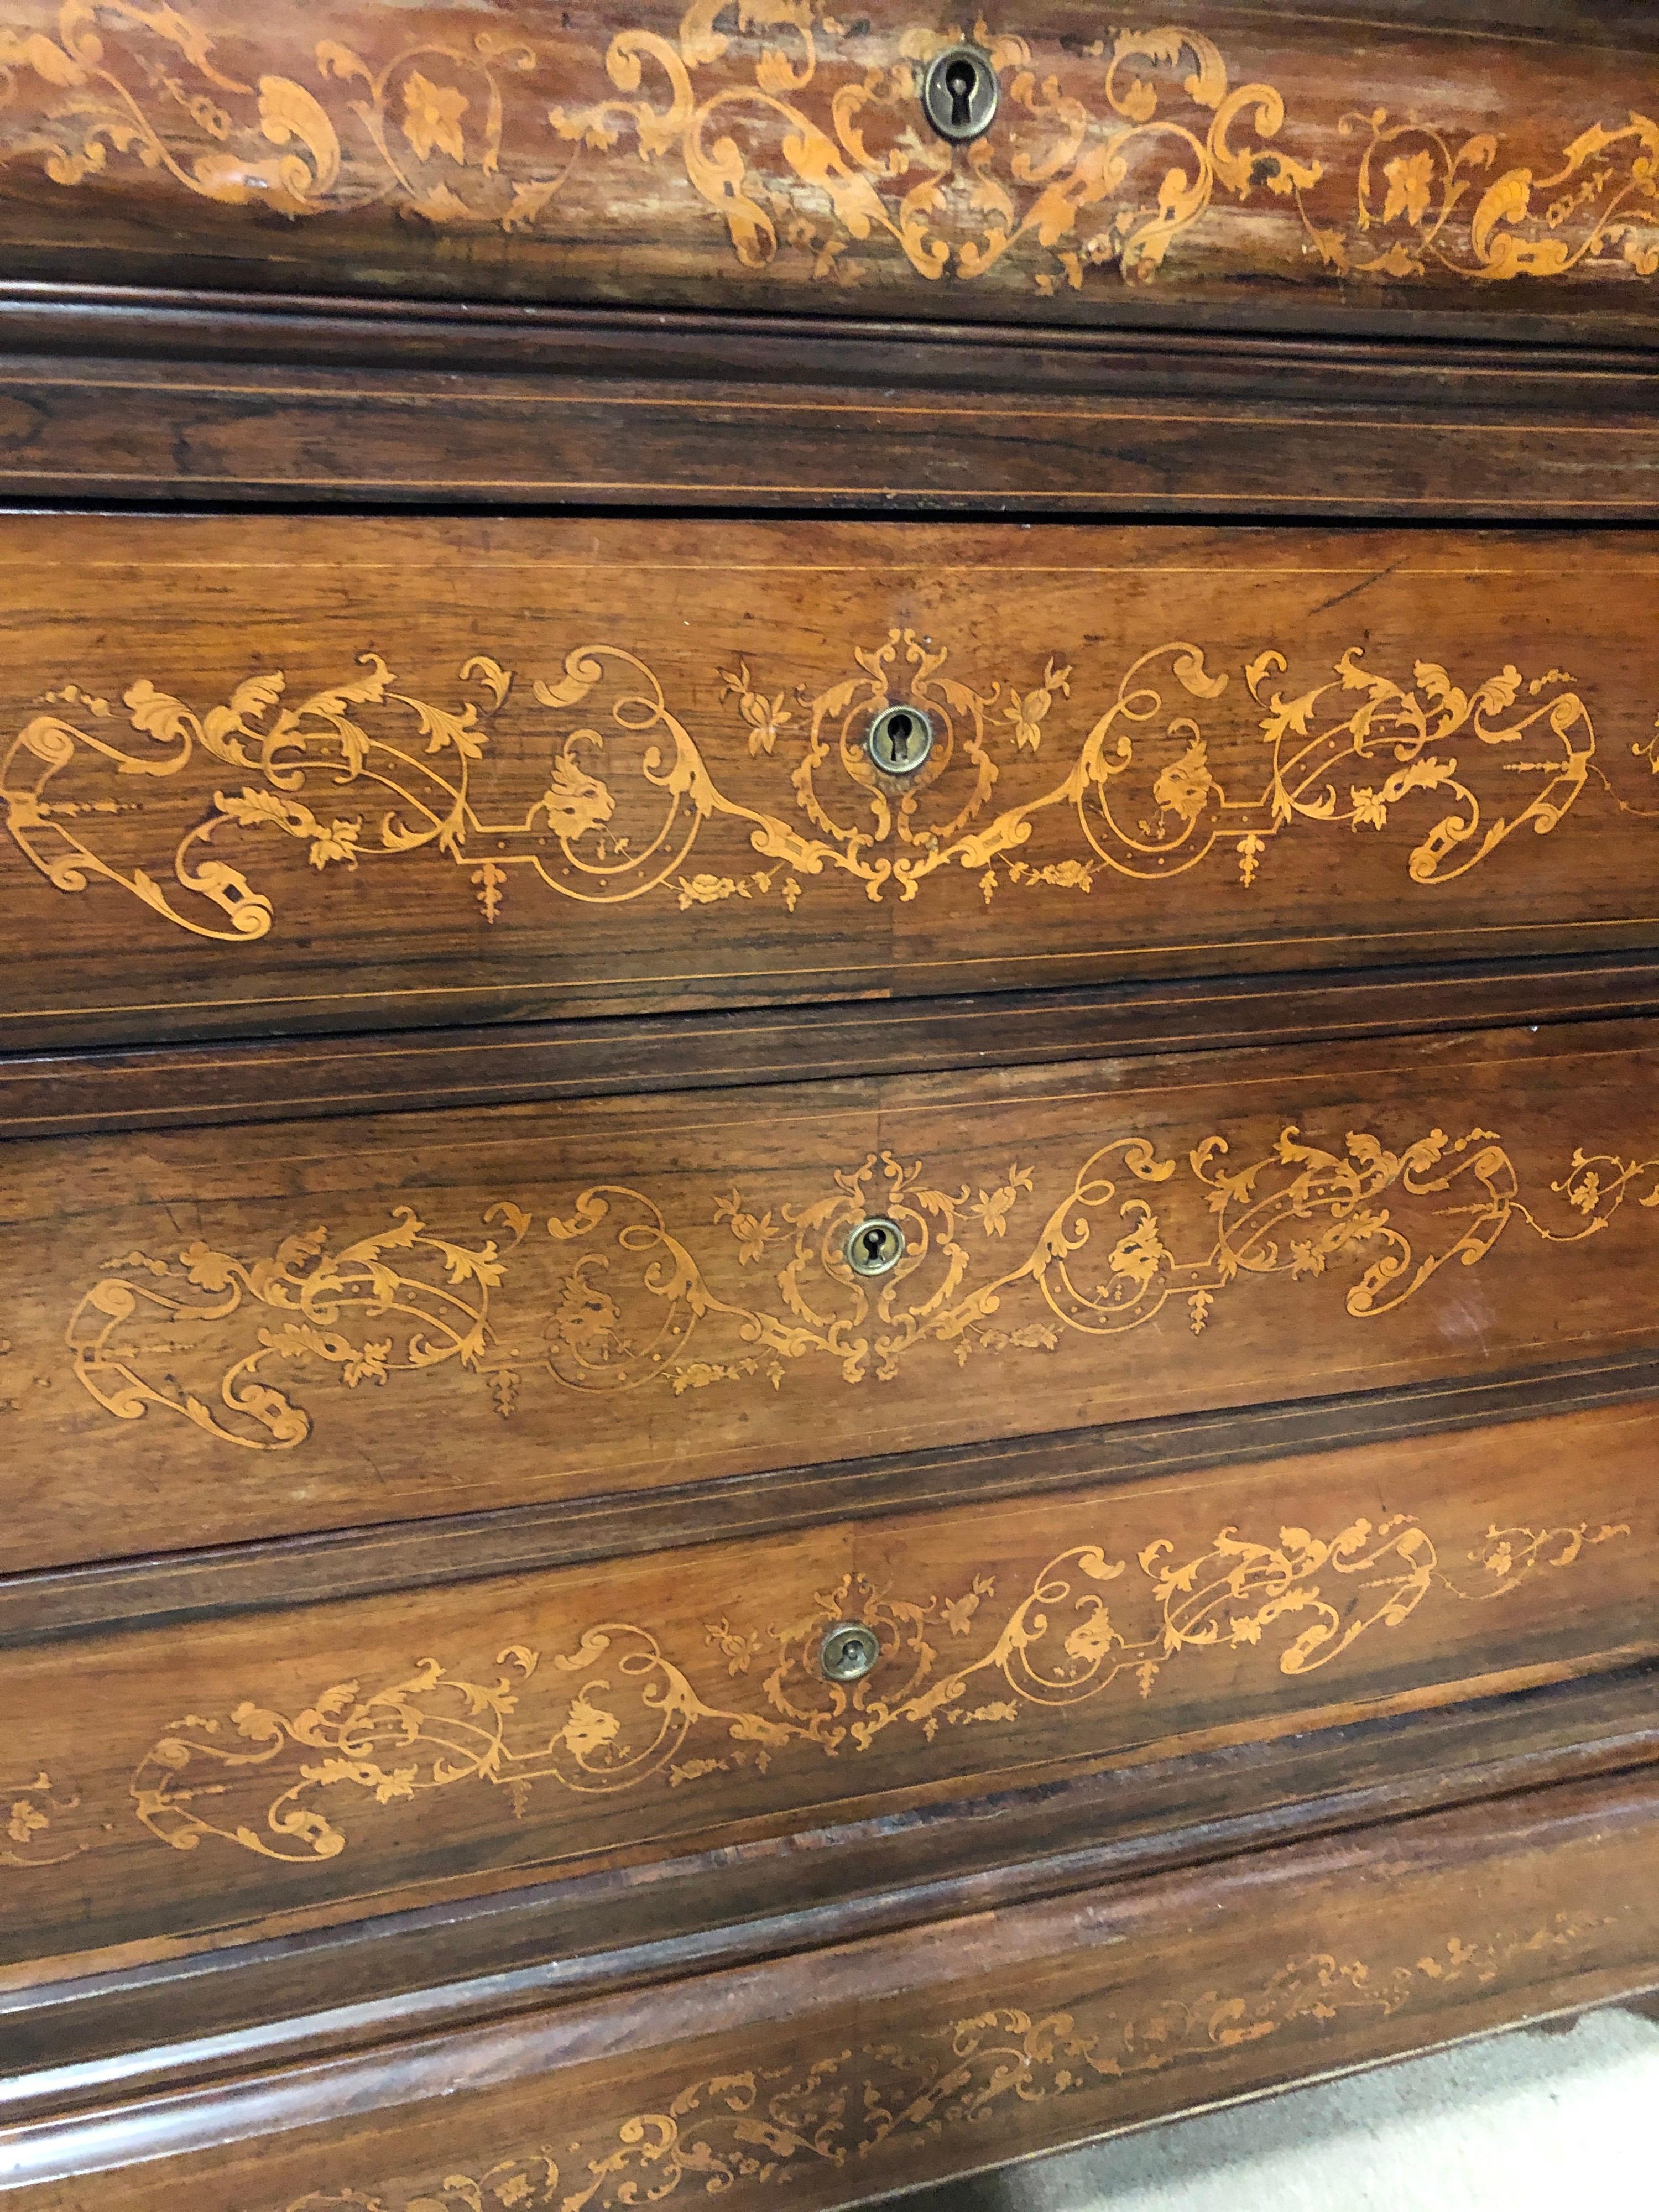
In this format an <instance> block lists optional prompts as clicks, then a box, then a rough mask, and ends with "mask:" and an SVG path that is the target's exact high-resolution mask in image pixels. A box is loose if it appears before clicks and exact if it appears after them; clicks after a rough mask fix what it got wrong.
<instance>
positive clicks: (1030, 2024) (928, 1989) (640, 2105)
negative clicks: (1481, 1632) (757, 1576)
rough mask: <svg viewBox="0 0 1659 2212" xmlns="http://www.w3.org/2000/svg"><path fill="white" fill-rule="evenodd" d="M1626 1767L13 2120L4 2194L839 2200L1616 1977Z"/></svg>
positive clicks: (1644, 1928) (1500, 2021)
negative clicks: (1354, 1831)
mask: <svg viewBox="0 0 1659 2212" xmlns="http://www.w3.org/2000/svg"><path fill="white" fill-rule="evenodd" d="M1656 1842H1659V1788H1656V1784H1655V1780H1654V1777H1653V1773H1652V1770H1651V1768H1649V1769H1648V1770H1647V1771H1645V1772H1637V1773H1634V1774H1626V1775H1622V1776H1617V1777H1613V1778H1608V1779H1604V1780H1599V1781H1596V1782H1594V1783H1589V1784H1571V1785H1569V1786H1566V1787H1562V1788H1558V1789H1553V1790H1537V1791H1534V1792H1531V1793H1529V1794H1528V1796H1527V1797H1525V1798H1523V1799H1520V1800H1516V1799H1514V1798H1510V1799H1507V1800H1499V1801H1498V1802H1495V1803H1492V1804H1487V1805H1481V1806H1474V1807H1467V1808H1460V1809H1458V1810H1457V1811H1455V1812H1452V1813H1448V1814H1437V1815H1436V1816H1434V1817H1431V1818H1429V1819H1426V1820H1401V1821H1397V1822H1392V1823H1387V1822H1385V1823H1379V1824H1378V1825H1376V1826H1374V1827H1373V1828H1372V1829H1371V1830H1370V1832H1369V1833H1368V1834H1366V1835H1364V1836H1353V1835H1344V1836H1337V1837H1326V1838H1318V1839H1316V1840H1314V1841H1312V1842H1308V1843H1301V1844H1296V1845H1293V1846H1291V1847H1290V1848H1288V1849H1279V1850H1262V1851H1257V1852H1253V1853H1249V1854H1246V1855H1244V1856H1243V1857H1235V1858H1233V1859H1232V1860H1231V1861H1228V1862H1225V1863H1222V1864H1220V1865H1218V1866H1217V1865H1212V1866H1200V1867H1198V1868H1195V1869H1181V1870H1177V1871H1175V1872H1171V1873H1167V1874H1165V1875H1162V1876H1160V1877H1159V1878H1158V1879H1156V1880H1154V1881H1144V1882H1138V1883H1135V1884H1133V1885H1129V1886H1124V1885H1121V1884H1119V1885H1112V1886H1109V1887H1090V1888H1086V1889H1083V1890H1081V1891H1079V1893H1077V1894H1075V1895H1072V1896H1061V1897H1059V1898H1052V1899H1043V1900H1042V1901H1039V1902H1034V1903H1030V1904H1026V1905H1019V1906H1016V1907H1015V1908H1013V1909H1012V1910H1004V1911H996V1912H980V1913H976V1914H974V1915H972V1916H971V1917H963V1918H954V1919H950V1920H946V1921H944V1922H935V1923H933V1924H932V1925H930V1926H927V1927H926V1928H921V1929H909V1930H906V1931H903V1932H902V1933H899V1934H895V1935H890V1936H881V1937H878V1938H875V1939H872V1940H866V1941H864V1942H850V1943H843V1944H837V1945H834V1946H832V1947H829V1948H823V1949H819V1950H815V1951H813V1952H812V1953H811V1954H808V1955H806V1956H796V1957H793V1958H780V1959H771V1960H766V1961H764V1962H763V1963H759V1964H757V1965H754V1966H745V1967H742V1968H738V1969H736V1970H733V1971H729V1972H720V1973H713V1974H708V1975H706V1976H702V1977H701V1978H684V1979H680V1980H676V1981H672V1982H668V1983H658V1984H655V1985H653V1986H648V1987H646V1988H644V1989H632V1990H629V1989H622V1990H616V1991H614V1992H611V1993H607V1994H606V1995H605V1996H600V1997H598V1998H596V1999H592V2000H590V2001H588V2002H583V2003H580V2004H577V2005H574V2006H568V2005H566V2006H559V2007H556V2008H551V2009H548V2010H544V2011H540V2012H534V2013H531V2014H529V2015H525V2016H521V2017H520V2018H518V2019H516V2020H503V2021H491V2022H489V2023H487V2024H484V2025H483V2026H480V2027H474V2028H472V2029H471V2030H469V2031H464V2032H461V2033H453V2034H450V2035H446V2036H433V2037H428V2038H422V2039H408V2040H404V2041H402V2042H398V2043H394V2044H392V2045H386V2046H382V2047H381V2048H380V2049H378V2050H373V2051H365V2052H362V2053H359V2054H356V2055H353V2056H350V2057H347V2058H345V2059H344V2060H338V2061H336V2062H334V2063H328V2064H323V2065H319V2066H314V2067H307V2066H295V2067H294V2068H292V2069H283V2070H282V2071H280V2072H270V2073H255V2074H252V2075H243V2076H242V2077H240V2079H239V2080H237V2081H233V2082H230V2083H222V2082H221V2083H215V2084H213V2085H211V2086H210V2087H208V2088H207V2089H205V2090H198V2091H197V2092H196V2093H193V2094H187V2095H184V2096H178V2097H168V2098H166V2099H160V2098H158V2099H155V2100H144V2101H142V2102H139V2103H137V2104H136V2105H133V2106H128V2107H126V2108H125V2109H123V2108H121V2107H117V2108H115V2109H114V2110H106V2111H102V2112H94V2113H90V2114H87V2115H84V2116H77V2115H75V2114H73V2113H71V2114H70V2115H69V2116H67V2117H66V2118H64V2119H62V2120H60V2121H58V2122H56V2123H52V2122H47V2123H46V2124H42V2125H40V2126H38V2127H30V2128H25V2129H20V2130H17V2131H16V2133H15V2134H14V2135H12V2136H9V2138H8V2139H7V2140H5V2141H4V2142H0V2174H3V2176H4V2178H5V2179H6V2180H7V2181H8V2182H9V2184H10V2186H11V2191H12V2192H13V2195H12V2201H13V2202H15V2203H16V2204H17V2205H18V2206H19V2207H20V2208H26V2212H170V2208H171V2207H173V2206H175V2205H177V2204H178V2203H180V2202H181V2201H182V2202H187V2203H190V2204H191V2205H192V2206H194V2207H197V2208H199V2212H362V2207H364V2206H365V2205H373V2206H374V2207H375V2208H377V2212H428V2208H431V2207H434V2206H435V2207H438V2208H439V2212H478V2208H479V2207H480V2206H487V2207H489V2208H491V2212H495V2208H496V2207H498V2206H499V2207H503V2208H513V2207H518V2208H523V2212H625V2208H629V2207H637V2206H639V2205H641V2204H643V2203H662V2202H665V2201H667V2202H670V2203H676V2204H678V2203H698V2202H700V2201H702V2199H703V2198H705V2197H708V2196H709V2195H712V2194H714V2192H715V2191H718V2193H719V2195H720V2199H721V2201H722V2203H725V2204H726V2205H728V2206H730V2207H731V2208H732V2212H762V2208H764V2207H768V2206H771V2205H774V2204H776V2203H779V2202H780V2200H782V2201H784V2202H787V2203H792V2204H799V2205H802V2206H805V2207H809V2208H811V2212H841V2208H844V2207H848V2206H851V2205H854V2204H867V2203H871V2202H872V2201H874V2200H875V2198H876V2197H877V2195H878V2193H879V2195H880V2196H881V2197H885V2195H886V2193H887V2192H888V2191H890V2190H900V2189H908V2188H909V2187H912V2186H914V2185H916V2184H919V2183H923V2182H927V2181H933V2180H944V2179H950V2178H951V2177H955V2176H959V2175H961V2174H963V2173H964V2172H970V2171H973V2170H975V2169H976V2168H978V2167H981V2166H986V2165H988V2164H993V2163H996V2162H999V2161H1000V2160H1006V2159H1011V2158H1014V2157H1018V2156H1019V2155H1021V2154H1026V2155H1029V2154H1031V2153H1034V2152H1038V2151H1044V2150H1052V2149H1054V2148H1058V2147H1060V2145H1062V2144H1065V2143H1067V2142H1079V2141H1081V2140H1084V2139H1085V2138H1087V2137H1089V2136H1095V2135H1099V2134H1103V2133H1109V2132H1112V2131H1114V2130H1118V2129H1121V2128H1127V2127H1131V2126H1134V2125H1136V2124H1143V2123H1145V2122H1146V2121H1147V2120H1151V2119H1157V2118H1161V2117H1163V2116H1164V2115H1165V2114H1167V2113H1169V2112H1173V2111H1178V2110H1181V2109H1182V2108H1187V2109H1193V2108H1199V2109H1202V2108H1205V2107H1207V2106H1213V2105H1216V2104H1218V2103H1224V2102H1226V2101H1227V2100H1231V2099H1236V2098H1239V2097H1243V2096H1248V2095H1250V2094H1253V2093H1260V2092H1261V2091H1262V2090H1263V2089H1266V2088H1270V2087H1275V2086H1277V2085H1279V2084H1281V2083H1284V2082H1285V2081H1291V2080H1295V2079H1297V2078H1299V2077H1306V2076H1310V2075H1311V2076H1318V2075H1327V2074H1330V2073H1334V2072H1340V2071H1341V2070H1343V2069H1347V2068H1352V2067H1354V2066H1359V2065H1364V2064H1367V2063H1374V2062H1375V2061H1376V2060H1379V2059H1383V2058H1388V2057H1397V2056H1399V2055H1400V2054H1401V2053H1403V2052H1406V2051H1416V2050H1420V2049H1422V2048H1424V2047H1425V2046H1426V2045H1432V2044H1436V2043H1449V2042H1452V2041H1455V2040H1456V2039H1459V2038H1462V2037H1467V2036H1471V2035H1477V2034H1480V2033H1486V2032H1490V2031H1491V2030H1492V2029H1493V2028H1495V2027H1507V2026H1509V2025H1510V2024H1511V2023H1513V2022H1514V2021H1517V2020H1527V2019H1532V2020H1536V2019H1539V2018H1541V2017H1544V2016H1547V2015H1550V2014H1553V2013H1559V2012H1565V2011H1571V2010H1572V2009H1575V2008H1582V2007H1583V2006H1586V2005H1591V2004H1595V2003H1598V2002H1607V2001H1608V2000H1609V1999H1617V1998H1620V1997H1624V1996H1632V1995H1635V1994H1637V1993H1638V1992H1641V1991H1643V1990H1648V1989H1650V1988H1651V1987H1652V1985H1653V1983H1654V1980H1655V1977H1656V1974H1659V1914H1656V1897H1655V1887H1654V1884H1653V1881H1652V1879H1651V1869H1652V1864H1653V1854H1654V1850H1655V1847H1656Z"/></svg>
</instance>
